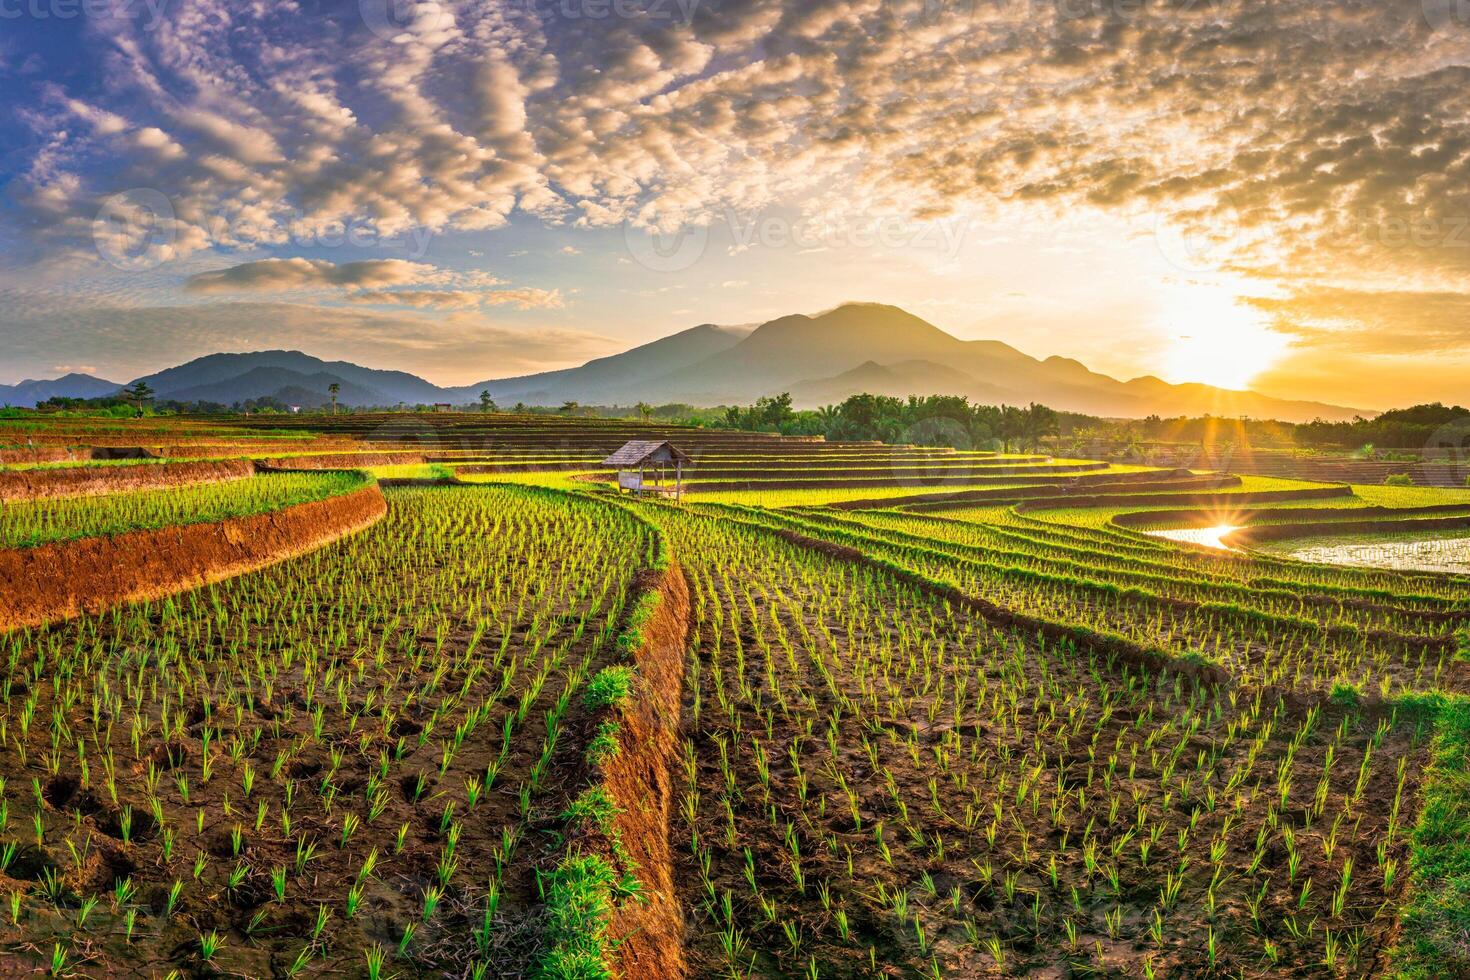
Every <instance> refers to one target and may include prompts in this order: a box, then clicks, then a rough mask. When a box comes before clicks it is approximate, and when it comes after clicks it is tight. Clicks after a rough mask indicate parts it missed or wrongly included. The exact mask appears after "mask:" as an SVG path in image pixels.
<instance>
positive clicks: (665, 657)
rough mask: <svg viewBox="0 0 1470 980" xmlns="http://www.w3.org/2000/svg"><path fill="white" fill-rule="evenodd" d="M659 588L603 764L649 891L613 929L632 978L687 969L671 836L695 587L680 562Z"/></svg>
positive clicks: (618, 916) (625, 972)
mask: <svg viewBox="0 0 1470 980" xmlns="http://www.w3.org/2000/svg"><path fill="white" fill-rule="evenodd" d="M657 588H658V591H659V605H658V611H657V612H656V613H655V614H654V616H653V618H652V619H651V620H650V621H649V623H648V625H647V626H646V628H645V631H644V637H645V640H644V643H643V644H642V645H641V646H640V647H639V648H638V650H637V651H636V652H635V653H634V655H633V665H634V668H635V670H636V672H637V677H638V685H637V688H636V691H635V696H634V698H633V700H632V703H631V704H630V705H629V707H628V708H627V709H626V711H625V712H624V715H623V721H622V725H623V731H622V746H623V748H622V751H621V752H620V753H619V754H618V756H617V758H615V759H612V760H610V761H609V762H608V763H607V764H606V765H605V766H604V767H603V772H604V781H605V784H606V786H607V790H608V793H609V795H611V796H612V798H613V799H615V800H618V801H619V802H620V804H621V806H622V807H623V812H622V813H620V814H618V815H617V817H616V818H614V823H615V825H616V826H617V828H618V830H619V831H620V833H621V835H622V840H623V843H624V846H626V847H627V849H628V854H629V856H631V857H632V858H633V860H634V861H635V862H637V864H638V867H639V869H640V870H639V873H638V877H639V880H640V881H642V883H643V888H644V895H645V896H646V898H647V901H644V902H637V901H634V902H624V903H623V904H622V905H621V906H619V908H618V911H617V912H616V913H615V914H614V916H613V921H612V928H613V935H614V936H617V937H620V938H621V939H622V942H621V943H620V944H619V945H618V948H617V960H618V962H617V964H616V966H617V969H618V972H619V974H620V975H621V976H623V977H625V978H630V980H632V978H649V980H652V978H665V977H667V978H671V980H676V978H679V977H683V976H685V975H686V973H687V966H686V963H685V960H684V916H683V912H682V909H681V907H680V903H679V897H678V889H677V888H676V887H675V884H674V870H673V869H674V865H673V855H672V853H671V846H672V845H671V844H670V841H669V834H670V824H671V821H672V819H673V815H674V810H675V800H674V797H675V783H674V771H675V766H676V765H677V764H678V753H679V724H680V721H679V719H680V712H681V711H682V708H683V688H684V650H685V637H686V635H687V634H688V631H689V587H688V584H687V583H686V581H685V579H684V572H683V570H682V569H680V567H679V565H678V563H677V562H671V563H670V565H669V567H668V569H667V570H666V571H664V572H663V573H662V576H661V579H660V581H659V582H658V585H657Z"/></svg>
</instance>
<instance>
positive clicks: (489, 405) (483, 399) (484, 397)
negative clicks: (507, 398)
mask: <svg viewBox="0 0 1470 980" xmlns="http://www.w3.org/2000/svg"><path fill="white" fill-rule="evenodd" d="M496 410H497V409H496V407H495V399H493V398H491V397H490V392H489V391H488V390H486V391H482V392H480V411H482V412H494V411H496Z"/></svg>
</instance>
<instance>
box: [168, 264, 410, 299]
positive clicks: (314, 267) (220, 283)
mask: <svg viewBox="0 0 1470 980" xmlns="http://www.w3.org/2000/svg"><path fill="white" fill-rule="evenodd" d="M435 271H436V270H435V269H434V267H433V266H430V265H424V264H422V263H418V262H406V261H404V260H402V259H370V260H366V261H362V262H345V263H343V264H341V265H337V264H335V263H332V262H328V261H326V260H324V259H302V258H295V259H262V260H260V261H258V262H247V263H245V264H243V265H236V266H231V267H230V268H228V269H219V270H217V271H214V272H201V273H198V274H197V275H193V276H190V277H189V279H188V280H187V281H186V282H185V283H184V290H185V291H186V292H191V293H231V292H284V291H288V290H297V289H323V288H334V287H335V288H351V287H357V288H362V289H371V288H379V287H383V286H402V285H408V284H412V283H419V282H424V281H425V280H427V279H429V278H431V277H433V276H434V275H435Z"/></svg>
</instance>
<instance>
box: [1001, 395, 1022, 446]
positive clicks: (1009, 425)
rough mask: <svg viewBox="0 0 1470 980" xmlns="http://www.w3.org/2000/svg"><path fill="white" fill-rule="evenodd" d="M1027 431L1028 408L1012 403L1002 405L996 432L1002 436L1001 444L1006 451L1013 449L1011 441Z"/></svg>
mask: <svg viewBox="0 0 1470 980" xmlns="http://www.w3.org/2000/svg"><path fill="white" fill-rule="evenodd" d="M1025 432H1026V410H1025V409H1021V408H1016V407H1014V406H1011V405H1002V406H1001V407H1000V418H999V419H998V420H997V424H996V432H995V434H996V435H998V436H1000V441H1001V444H1002V445H1003V446H1004V447H1005V451H1006V452H1010V451H1011V442H1012V440H1014V439H1017V438H1019V437H1020V436H1022V435H1024V434H1025Z"/></svg>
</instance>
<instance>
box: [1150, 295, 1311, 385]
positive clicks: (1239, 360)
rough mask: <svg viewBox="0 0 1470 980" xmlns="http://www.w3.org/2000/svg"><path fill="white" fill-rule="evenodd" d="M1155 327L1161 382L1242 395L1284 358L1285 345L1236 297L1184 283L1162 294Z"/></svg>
mask: <svg viewBox="0 0 1470 980" xmlns="http://www.w3.org/2000/svg"><path fill="white" fill-rule="evenodd" d="M1159 322H1160V326H1161V327H1162V329H1163V330H1165V331H1166V332H1167V333H1166V337H1167V346H1166V347H1165V349H1164V350H1163V351H1162V357H1163V366H1162V369H1161V370H1162V372H1163V377H1164V378H1165V379H1166V380H1168V381H1172V382H1175V383H1180V382H1188V381H1196V382H1202V383H1204V384H1209V385H1215V386H1217V387H1220V388H1231V389H1243V388H1247V387H1249V386H1250V382H1251V381H1252V380H1253V379H1254V378H1255V377H1256V376H1257V375H1259V374H1261V373H1262V372H1264V371H1265V370H1267V369H1268V368H1270V367H1272V366H1273V365H1274V364H1275V363H1276V362H1277V361H1278V360H1279V359H1280V357H1281V356H1282V354H1283V353H1285V351H1286V348H1287V339H1286V338H1285V337H1283V336H1282V335H1281V334H1279V333H1276V332H1275V331H1273V330H1271V329H1270V327H1269V326H1268V325H1267V323H1266V322H1265V317H1264V315H1263V314H1262V313H1261V312H1260V311H1259V310H1256V309H1254V308H1253V307H1251V306H1249V305H1247V304H1245V303H1244V302H1242V301H1241V300H1240V296H1239V294H1238V293H1236V292H1234V291H1233V290H1231V289H1229V288H1227V287H1224V286H1216V285H1211V284H1199V283H1186V284H1180V285H1179V286H1178V287H1176V288H1171V289H1170V290H1169V291H1168V292H1167V293H1166V294H1165V302H1164V304H1163V306H1162V309H1161V314H1160V320H1159Z"/></svg>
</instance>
